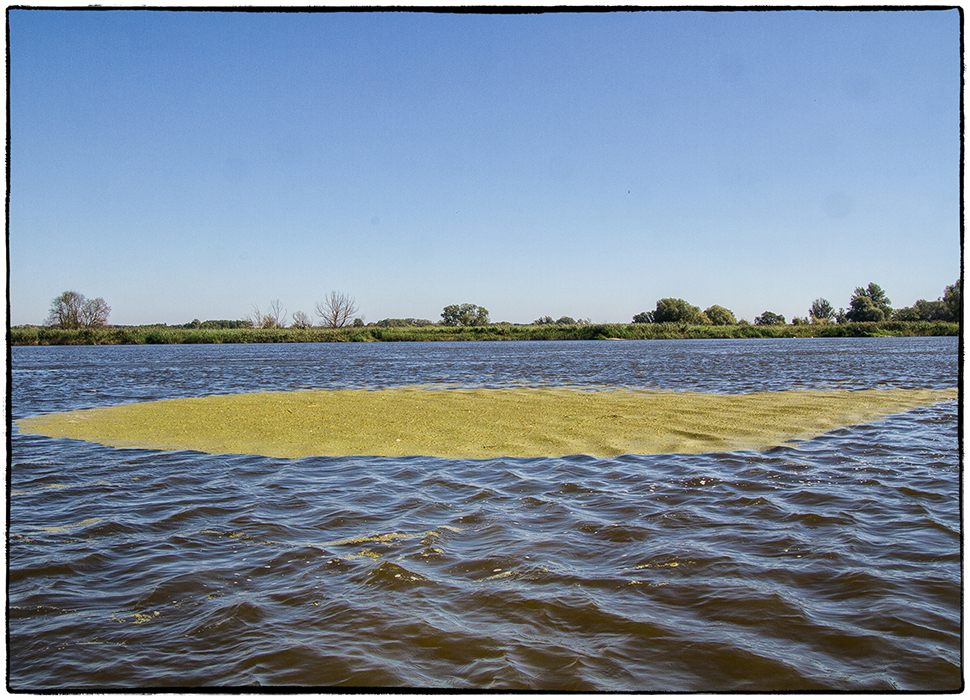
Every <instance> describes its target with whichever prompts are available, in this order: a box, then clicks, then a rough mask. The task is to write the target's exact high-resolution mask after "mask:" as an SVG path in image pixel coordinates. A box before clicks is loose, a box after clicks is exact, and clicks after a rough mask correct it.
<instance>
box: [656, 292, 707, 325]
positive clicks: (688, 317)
mask: <svg viewBox="0 0 970 700" xmlns="http://www.w3.org/2000/svg"><path fill="white" fill-rule="evenodd" d="M702 313H703V312H702V311H701V310H700V307H697V306H692V305H691V304H688V303H687V302H686V301H684V300H683V299H671V298H666V299H661V300H659V301H658V302H657V309H656V311H654V312H653V322H654V323H693V324H698V323H703V322H704V318H703V317H702Z"/></svg>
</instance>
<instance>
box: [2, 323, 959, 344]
mask: <svg viewBox="0 0 970 700" xmlns="http://www.w3.org/2000/svg"><path fill="white" fill-rule="evenodd" d="M202 325H204V324H202ZM959 334H960V326H959V324H956V323H950V322H948V321H881V322H863V323H840V324H834V323H833V324H800V325H796V326H792V325H774V326H766V325H761V326H756V325H751V324H738V325H731V326H715V325H711V324H705V325H692V324H686V323H633V324H623V323H617V324H597V323H591V324H587V325H578V324H577V325H555V324H552V325H550V324H543V325H531V326H513V325H511V324H495V325H488V326H441V325H426V326H379V325H370V326H364V327H352V326H351V327H345V328H295V327H292V328H266V329H264V328H183V327H175V326H131V327H123V326H118V327H104V328H79V329H60V328H49V327H42V326H16V327H14V328H11V329H10V343H11V345H163V344H178V343H334V342H344V343H345V342H380V341H384V342H389V341H398V342H405V341H426V340H430V341H434V340H607V339H624V340H658V339H679V338H842V337H848V338H861V337H871V336H932V335H936V336H940V335H950V336H955V335H959Z"/></svg>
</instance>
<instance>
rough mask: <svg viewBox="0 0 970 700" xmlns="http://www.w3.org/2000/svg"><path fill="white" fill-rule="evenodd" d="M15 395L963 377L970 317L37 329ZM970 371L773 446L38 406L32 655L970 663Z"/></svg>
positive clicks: (532, 672)
mask: <svg viewBox="0 0 970 700" xmlns="http://www.w3.org/2000/svg"><path fill="white" fill-rule="evenodd" d="M11 354H12V359H11V362H12V394H11V403H12V418H13V419H17V418H20V417H24V416H29V415H36V414H39V413H48V412H53V411H62V410H70V409H76V408H87V407H92V406H103V405H113V404H117V403H122V402H130V401H145V400H154V399H164V398H177V397H186V396H202V395H207V394H213V393H230V392H249V391H259V390H281V389H300V388H309V387H312V388H342V387H375V388H376V387H385V386H400V385H407V384H420V383H452V384H458V385H464V386H476V387H478V386H523V385H525V386H548V385H580V386H583V385H612V386H625V387H646V388H661V389H673V390H701V391H713V392H732V393H733V392H747V391H762V390H779V389H789V388H811V389H832V388H841V389H845V388H848V389H855V388H870V387H876V388H878V387H905V388H919V387H924V388H946V387H953V386H956V385H957V381H958V379H957V378H958V343H957V339H955V338H900V339H875V338H873V339H857V340H849V339H825V340H822V339H817V340H816V339H791V340H731V341H642V342H641V341H623V342H610V341H600V342H595V341H594V342H537V343H529V342H515V343H413V344H412V343H400V344H398V343H395V344H390V343H388V344H312V345H310V344H308V345H255V346H245V345H244V346H240V345H230V346H218V345H207V346H175V347H167V346H149V347H37V348H27V347H15V348H11ZM957 426H958V403H957V402H956V401H951V402H947V403H943V404H938V405H937V406H935V407H932V408H927V409H920V410H915V411H911V412H908V413H905V414H900V415H895V416H891V417H889V418H888V419H886V420H883V421H878V422H874V423H872V424H867V425H858V426H851V427H846V428H844V429H840V430H836V431H834V432H830V433H827V434H825V435H822V436H819V437H818V438H816V439H813V440H810V441H808V442H804V443H798V444H791V445H790V446H786V447H783V448H777V449H773V450H770V451H768V452H765V453H755V452H735V453H728V454H703V455H653V456H636V455H629V456H623V457H618V458H615V459H594V458H591V457H588V456H582V455H576V456H573V457H566V458H556V459H491V460H480V461H479V460H449V459H436V458H428V457H422V456H414V457H407V458H403V459H402V458H375V457H349V458H348V457H345V458H328V457H312V458H304V459H297V460H286V459H273V458H267V457H253V456H225V455H219V456H211V455H206V454H201V453H197V452H188V451H182V452H159V451H148V450H120V449H114V448H108V447H102V446H99V445H93V444H88V443H82V442H76V441H71V440H55V439H50V438H44V437H36V436H28V435H20V434H18V433H17V432H16V430H14V431H13V434H12V436H11V445H12V453H11V460H10V468H9V477H10V484H11V490H10V492H9V493H10V495H9V509H10V522H9V542H8V543H9V572H8V573H9V587H8V604H9V611H8V630H9V647H8V664H9V676H8V683H9V687H10V688H12V689H14V690H49V689H59V688H61V689H69V688H74V689H100V688H105V689H109V688H175V687H239V686H246V685H256V684H260V685H262V686H315V687H329V686H348V687H349V686H368V687H389V688H454V689H462V688H476V689H488V688H491V689H545V690H615V691H625V690H633V691H651V690H652V691H665V690H684V691H725V690H733V691H743V690H791V689H842V690H892V689H905V690H953V689H957V688H959V687H960V685H961V683H962V668H961V654H960V633H961V578H960V577H961V569H960V544H961V532H960V499H959V479H960V453H959V442H958V432H957Z"/></svg>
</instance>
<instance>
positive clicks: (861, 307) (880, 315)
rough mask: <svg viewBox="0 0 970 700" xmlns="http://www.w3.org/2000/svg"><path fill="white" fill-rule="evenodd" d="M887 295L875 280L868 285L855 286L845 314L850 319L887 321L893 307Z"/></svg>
mask: <svg viewBox="0 0 970 700" xmlns="http://www.w3.org/2000/svg"><path fill="white" fill-rule="evenodd" d="M891 303H892V302H890V301H889V297H887V296H886V293H885V292H884V291H883V290H882V287H880V286H879V285H878V284H876V283H875V282H870V283H869V286H868V287H865V288H863V287H856V288H855V292H854V293H853V294H852V299H851V301H850V302H849V310H848V311H847V312H846V314H845V316H846V318H847V319H848V320H850V321H887V320H889V319H890V318H892V314H893V309H892V306H891V305H890V304H891Z"/></svg>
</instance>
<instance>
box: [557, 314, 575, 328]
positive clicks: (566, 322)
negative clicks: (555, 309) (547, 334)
mask: <svg viewBox="0 0 970 700" xmlns="http://www.w3.org/2000/svg"><path fill="white" fill-rule="evenodd" d="M556 325H559V326H575V325H576V319H574V318H573V317H572V316H560V317H559V318H557V319H556Z"/></svg>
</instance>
